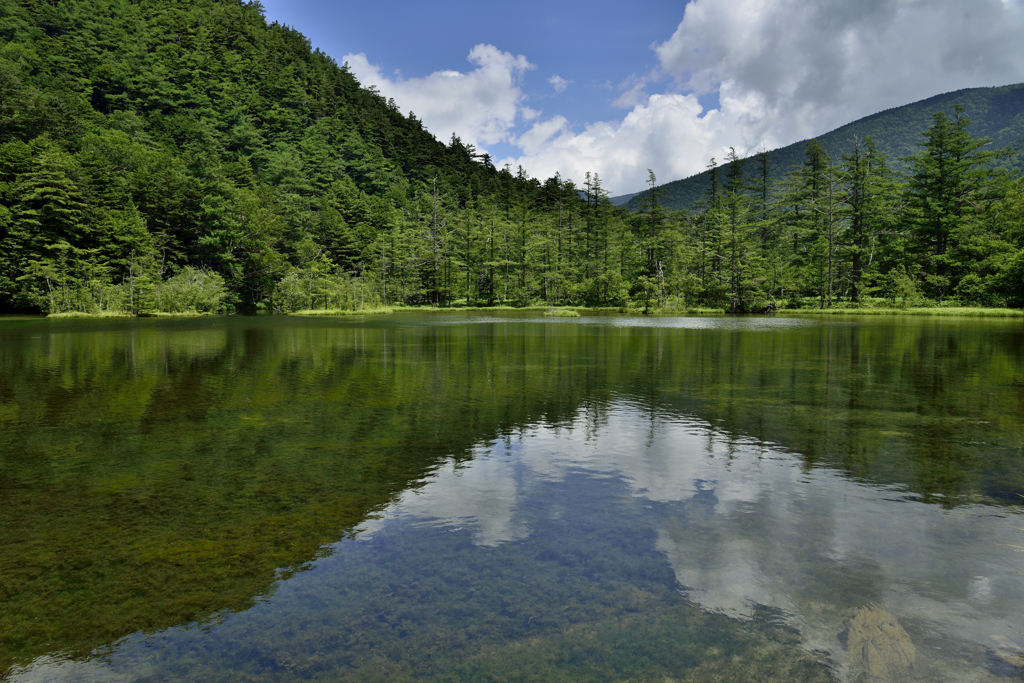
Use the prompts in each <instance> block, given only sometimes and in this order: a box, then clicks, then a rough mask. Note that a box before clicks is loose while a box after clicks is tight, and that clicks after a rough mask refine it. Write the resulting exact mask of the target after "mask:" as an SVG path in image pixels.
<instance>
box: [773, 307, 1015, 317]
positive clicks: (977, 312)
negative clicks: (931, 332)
mask: <svg viewBox="0 0 1024 683" xmlns="http://www.w3.org/2000/svg"><path fill="white" fill-rule="evenodd" d="M779 313H780V314H782V315H928V316H958V317H976V318H1021V317H1024V309H1020V308H980V307H967V306H963V307H952V306H950V307H948V308H940V307H933V308H796V309H782V310H780V311H779Z"/></svg>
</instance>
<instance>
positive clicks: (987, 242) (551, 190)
mask: <svg viewBox="0 0 1024 683" xmlns="http://www.w3.org/2000/svg"><path fill="white" fill-rule="evenodd" d="M0 38H2V41H3V42H2V44H3V47H2V48H0V309H2V310H6V311H25V312H28V311H43V312H48V313H60V314H70V313H91V314H97V315H99V314H103V315H145V314H152V313H156V312H161V311H162V312H167V313H174V312H177V313H189V312H194V313H205V312H216V311H223V310H237V309H241V310H247V311H276V312H281V313H289V312H295V311H307V310H321V309H329V310H358V309H373V308H387V307H393V306H431V307H450V306H453V305H454V304H456V302H460V301H461V302H464V306H465V307H473V306H485V307H493V306H503V305H508V306H519V307H526V306H533V305H539V306H542V307H549V306H557V307H581V306H587V307H610V308H624V309H640V310H643V311H645V312H657V311H663V310H688V309H697V308H707V309H713V310H726V311H731V312H761V311H764V310H766V309H768V308H770V307H780V308H787V307H801V306H794V305H792V302H794V301H801V300H804V299H806V298H808V297H810V298H813V299H814V302H815V303H814V306H815V307H817V308H820V309H829V308H832V307H835V306H836V305H838V304H844V305H862V304H863V302H864V301H865V300H866V298H870V297H880V298H884V299H887V300H889V301H891V302H892V303H891V304H890V305H891V306H892V307H896V308H898V307H904V306H907V307H920V306H921V305H922V303H921V302H930V303H935V304H937V303H942V304H949V305H958V306H1011V307H1017V306H1021V305H1024V284H1022V283H1024V230H1022V225H1024V190H1022V186H1021V181H1020V179H1019V178H1017V177H1016V175H1015V173H1014V172H1011V171H1005V172H1004V171H1000V166H1001V164H1004V163H1009V161H1008V157H1007V155H1006V154H1005V153H1004V152H1002V151H1000V150H990V149H989V148H988V146H986V144H985V142H986V141H985V140H984V139H979V138H975V137H973V136H972V135H971V134H970V132H969V127H968V126H969V121H968V118H967V114H968V112H966V111H965V110H963V109H958V108H956V107H953V108H950V106H948V105H950V102H945V100H944V102H945V104H944V105H943V110H942V111H938V112H937V113H936V114H935V116H934V118H933V119H932V121H931V122H930V127H928V128H927V129H926V130H921V129H916V130H913V131H910V132H908V131H906V130H900V131H899V135H900V136H901V139H904V138H907V137H908V136H920V135H921V133H922V132H923V137H918V138H917V139H918V141H919V143H920V144H919V145H918V148H917V149H918V151H917V153H916V154H912V155H911V156H909V157H907V158H901V159H890V158H887V157H886V156H885V155H884V154H883V153H882V152H880V151H879V148H878V146H876V145H875V144H874V142H872V140H871V139H854V138H852V137H851V139H850V140H849V141H848V142H849V144H848V145H847V146H846V147H844V149H846V150H847V152H846V153H845V154H842V153H839V152H835V151H833V152H832V153H826V151H825V149H824V148H823V147H822V146H821V145H819V144H818V143H817V142H816V141H811V142H810V143H808V144H807V145H806V149H805V150H804V155H803V158H802V159H800V160H799V163H798V164H795V165H791V166H789V167H785V168H780V167H774V166H773V165H772V162H771V159H772V158H776V157H770V156H769V155H768V154H767V153H760V154H757V155H755V156H754V157H753V158H751V159H746V160H744V159H740V158H739V156H738V155H736V154H735V153H733V154H731V155H730V156H729V158H728V159H727V160H726V161H727V162H729V163H728V164H727V165H726V166H724V167H721V168H719V167H718V166H717V163H716V161H715V160H711V164H710V167H709V172H708V174H707V180H708V182H707V183H705V192H704V195H703V196H702V197H701V198H700V199H699V201H695V202H694V203H693V204H692V206H690V208H688V209H687V210H686V211H668V210H666V209H665V208H664V206H663V205H662V203H661V202H662V200H663V198H662V197H661V194H660V189H652V191H650V192H647V193H646V194H644V195H642V196H640V197H638V198H637V199H636V200H635V206H636V208H637V211H635V212H633V213H628V212H626V211H624V210H620V209H617V208H615V207H614V206H612V205H611V203H610V201H609V200H608V197H607V194H608V193H607V191H606V190H605V189H604V188H603V186H602V181H601V178H600V177H599V176H598V175H597V174H587V175H586V177H585V178H583V179H576V181H577V182H579V181H582V182H581V183H580V184H577V183H575V182H573V181H572V180H569V179H565V178H561V177H558V176H556V177H553V178H548V179H547V180H543V181H541V180H538V179H535V178H531V177H530V176H529V175H528V173H527V171H526V170H525V169H522V168H518V169H512V168H501V169H499V168H495V166H494V165H493V163H492V162H491V159H490V157H489V156H488V155H487V154H483V153H480V152H479V151H478V150H476V149H475V148H474V147H473V146H472V145H467V144H465V143H463V142H462V141H461V140H459V139H458V138H457V137H453V138H452V139H451V140H450V141H449V142H448V143H447V144H443V143H441V142H439V141H437V140H436V139H435V138H434V137H433V136H432V135H431V134H430V132H429V131H427V130H425V129H424V127H423V124H422V122H421V121H419V120H418V119H417V118H416V117H415V116H414V115H413V114H411V113H410V114H408V115H404V114H402V112H401V111H400V110H399V108H398V104H397V103H395V102H394V101H393V100H386V99H385V98H383V97H382V96H380V94H379V93H377V92H376V91H375V90H373V89H372V88H370V89H367V88H363V87H361V86H360V85H359V83H358V82H357V81H356V79H355V78H354V76H353V75H352V73H351V72H350V71H349V70H348V69H347V68H346V66H345V65H341V66H339V65H338V64H336V63H335V62H334V61H333V60H332V59H331V58H329V57H328V56H326V55H324V54H322V53H321V52H319V51H315V50H312V49H311V47H310V44H309V42H308V41H307V40H306V39H305V38H304V37H303V36H302V35H300V34H299V33H297V32H296V31H294V30H293V29H290V28H288V27H285V26H281V25H279V24H276V23H274V24H269V25H268V23H267V22H266V20H265V18H264V16H263V11H262V8H261V6H260V5H259V3H255V2H253V3H246V2H241V0H189V1H188V2H183V3H174V4H172V5H168V4H167V3H160V2H155V1H154V0H142V1H141V2H137V3H130V2H128V1H127V0H75V1H73V2H67V3H60V4H59V5H53V4H47V3H39V2H35V1H34V0H11V1H10V2H5V3H3V5H2V6H0ZM964 97H965V102H967V103H968V104H969V105H970V104H971V103H972V102H973V100H971V98H970V97H968V96H967V95H966V94H965V95H964ZM1011 100H1012V98H1011ZM1011 100H1006V102H1008V103H1009V104H1006V103H1004V104H1006V106H1011V105H1012V102H1015V101H1016V100H1012V102H1011ZM1004 108H1005V107H1004ZM913 121H914V122H916V123H915V125H917V123H920V121H919V118H913ZM880 130H881V129H880ZM882 132H884V131H882ZM886 134H888V133H886ZM830 149H834V148H833V147H830ZM900 149H903V147H900ZM650 185H651V187H652V188H656V186H657V182H656V179H655V176H654V174H653V173H651V174H650Z"/></svg>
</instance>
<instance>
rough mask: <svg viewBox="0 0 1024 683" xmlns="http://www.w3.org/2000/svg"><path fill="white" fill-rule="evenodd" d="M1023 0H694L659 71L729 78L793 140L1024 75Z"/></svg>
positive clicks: (684, 82)
mask: <svg viewBox="0 0 1024 683" xmlns="http://www.w3.org/2000/svg"><path fill="white" fill-rule="evenodd" d="M1022 6H1024V5H1022V3H1021V2H1020V0H971V2H964V0H865V1H864V2H856V3H850V2H846V1H845V0H816V2H813V3H808V2H805V1H803V0H729V2H724V1H723V0H695V1H694V2H691V3H690V4H688V5H687V7H686V11H685V13H684V16H683V21H682V22H681V23H680V24H679V27H678V28H677V29H676V31H675V33H674V34H673V35H672V37H671V38H669V39H668V40H667V41H665V42H664V43H662V44H660V45H657V46H655V51H656V52H657V55H658V58H659V60H660V62H661V69H662V71H663V72H664V73H666V74H668V75H671V76H672V77H674V78H675V79H676V81H677V82H678V83H679V84H680V85H681V86H682V87H683V88H684V89H686V90H690V91H693V92H696V93H706V92H711V91H714V90H716V89H717V88H718V87H719V84H720V83H722V82H724V81H730V82H731V83H732V84H733V86H734V87H735V88H737V89H739V90H741V91H744V92H749V93H753V94H755V95H756V96H758V97H759V98H760V99H762V100H763V101H764V106H765V114H766V116H765V117H764V120H763V122H762V123H763V124H764V125H765V126H766V127H770V129H771V130H772V131H773V133H774V134H775V135H776V136H777V137H779V138H780V139H782V140H785V141H787V142H790V141H794V140H797V139H801V138H804V137H809V136H812V135H815V134H820V133H823V132H826V131H828V130H831V129H833V128H836V127H838V126H840V125H843V124H844V123H847V122H849V121H851V120H854V119H857V118H860V117H862V116H867V115H869V114H873V113H875V112H877V111H880V110H882V109H886V108H889V107H895V106H900V105H903V104H907V103H909V102H913V101H916V100H920V99H924V98H926V97H930V96H932V95H937V94H939V93H943V92H949V91H952V90H957V89H960V88H972V87H979V86H989V85H1006V84H1008V83H1016V82H1019V81H1022V80H1024V54H1022V53H1021V50H1020V45H1022V44H1024V17H1022V13H1021V11H1020V10H1021V8H1022Z"/></svg>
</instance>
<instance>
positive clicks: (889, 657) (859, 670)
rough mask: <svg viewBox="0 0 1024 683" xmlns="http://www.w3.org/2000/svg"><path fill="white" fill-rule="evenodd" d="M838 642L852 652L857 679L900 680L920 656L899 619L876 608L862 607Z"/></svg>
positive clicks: (851, 657)
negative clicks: (861, 677) (864, 677)
mask: <svg viewBox="0 0 1024 683" xmlns="http://www.w3.org/2000/svg"><path fill="white" fill-rule="evenodd" d="M839 639H840V641H841V642H843V644H844V645H845V646H846V650H847V652H849V653H850V660H849V662H850V671H851V673H852V674H853V675H854V676H858V675H863V674H866V675H867V676H868V677H870V678H873V679H879V680H884V681H889V680H898V679H899V678H900V677H901V675H902V674H904V673H906V672H907V671H908V670H909V669H911V668H912V667H913V666H914V660H915V659H916V657H917V648H915V647H914V643H913V642H912V641H911V640H910V636H909V635H907V632H906V631H904V630H903V627H902V626H900V624H899V622H898V621H896V617H894V616H892V615H891V614H889V613H888V612H886V611H885V610H883V609H882V608H881V607H878V606H877V605H868V606H866V607H861V608H860V609H859V610H858V611H857V613H856V614H855V615H854V616H853V618H852V619H850V621H849V622H848V623H847V624H846V628H845V629H844V630H843V632H842V633H840V634H839Z"/></svg>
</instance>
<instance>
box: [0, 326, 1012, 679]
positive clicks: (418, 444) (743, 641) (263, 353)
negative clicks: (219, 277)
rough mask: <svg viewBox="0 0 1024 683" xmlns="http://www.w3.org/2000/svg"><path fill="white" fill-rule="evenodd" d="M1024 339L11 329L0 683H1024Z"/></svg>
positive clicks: (740, 331)
mask: <svg viewBox="0 0 1024 683" xmlns="http://www.w3.org/2000/svg"><path fill="white" fill-rule="evenodd" d="M1021 494H1024V324H1022V323H1021V321H1020V320H1013V319H1010V320H1005V319H977V318H975V319H967V318H920V317H916V318H909V317H907V318H893V317H885V316H878V317H862V318H855V317H832V316H830V317H829V319H828V320H820V319H814V318H785V317H741V318H731V317H689V318H687V317H654V318H644V317H640V316H620V315H590V316H584V317H582V318H579V319H549V318H544V317H542V316H541V315H540V314H539V313H531V312H522V313H520V312H505V311H503V312H494V313H492V314H476V313H469V312H466V313H453V314H442V313H414V312H410V313H396V314H393V315H387V316H366V317H352V318H320V319H312V318H295V317H241V316H232V317H226V318H197V319H139V320H66V321H57V320H45V319H17V318H0V501H2V504H0V577H2V580H0V680H5V681H65V680H67V681H71V680H86V679H87V680H100V681H102V680H110V681H122V680H126V681H127V680H132V681H135V680H142V681H145V680H154V681H157V680H161V681H162V680H200V681H222V680H246V681H263V680H266V681H278V680H307V679H308V680H342V681H385V680H387V681H394V680H439V681H462V680H480V681H557V680H565V681H569V680H572V681H579V680H594V681H603V680H607V681H626V680H629V681H644V680H651V681H654V680H656V681H666V680H667V681H755V680H756V681H859V680H870V681H875V680H893V681H897V680H899V681H908V680H915V681H916V680H919V681H1005V680H1008V679H1009V680H1012V679H1021V678H1024V553H1021V552H1019V548H1017V547H1016V546H1024V533H1021V532H1020V529H1021V528H1024V514H1022V507H1021V504H1022V503H1024V498H1021Z"/></svg>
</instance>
